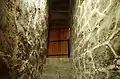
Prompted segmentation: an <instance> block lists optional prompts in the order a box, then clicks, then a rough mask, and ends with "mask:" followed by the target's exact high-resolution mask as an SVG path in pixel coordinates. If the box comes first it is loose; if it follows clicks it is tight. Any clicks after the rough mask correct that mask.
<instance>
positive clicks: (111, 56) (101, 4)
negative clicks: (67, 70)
mask: <svg viewBox="0 0 120 79" xmlns="http://www.w3.org/2000/svg"><path fill="white" fill-rule="evenodd" d="M73 14H74V15H73V20H74V21H73V25H72V33H71V34H72V35H71V36H72V37H71V52H72V53H71V57H72V59H73V65H74V69H75V71H76V72H75V74H74V79H120V0H76V4H75V8H74V12H73Z"/></svg>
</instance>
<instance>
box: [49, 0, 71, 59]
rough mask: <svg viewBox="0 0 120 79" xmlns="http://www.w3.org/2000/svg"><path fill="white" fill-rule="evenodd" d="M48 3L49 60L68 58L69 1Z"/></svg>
mask: <svg viewBox="0 0 120 79" xmlns="http://www.w3.org/2000/svg"><path fill="white" fill-rule="evenodd" d="M48 2H49V32H48V53H47V57H49V58H67V57H70V44H69V43H70V42H69V41H70V21H71V20H70V19H71V17H70V13H71V0H48Z"/></svg>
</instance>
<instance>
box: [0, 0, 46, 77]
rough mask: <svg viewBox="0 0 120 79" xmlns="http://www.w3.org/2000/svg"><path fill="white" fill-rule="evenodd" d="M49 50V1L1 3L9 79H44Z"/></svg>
mask: <svg viewBox="0 0 120 79" xmlns="http://www.w3.org/2000/svg"><path fill="white" fill-rule="evenodd" d="M46 49H47V0H1V1H0V58H1V60H0V63H2V62H4V64H5V65H6V66H7V70H6V73H7V71H8V72H9V73H8V74H9V78H10V79H40V76H41V72H42V68H43V64H44V63H45V57H46V56H45V54H46ZM0 67H4V66H3V64H0ZM0 69H1V68H0ZM0 71H1V70H0ZM3 71H5V70H3ZM8 74H7V75H8ZM0 79H2V77H0ZM3 79H5V78H3ZM6 79H8V78H6Z"/></svg>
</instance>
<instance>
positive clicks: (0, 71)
mask: <svg viewBox="0 0 120 79" xmlns="http://www.w3.org/2000/svg"><path fill="white" fill-rule="evenodd" d="M0 79H9V70H8V67H7V63H6V62H5V60H4V59H3V58H2V57H0Z"/></svg>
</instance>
